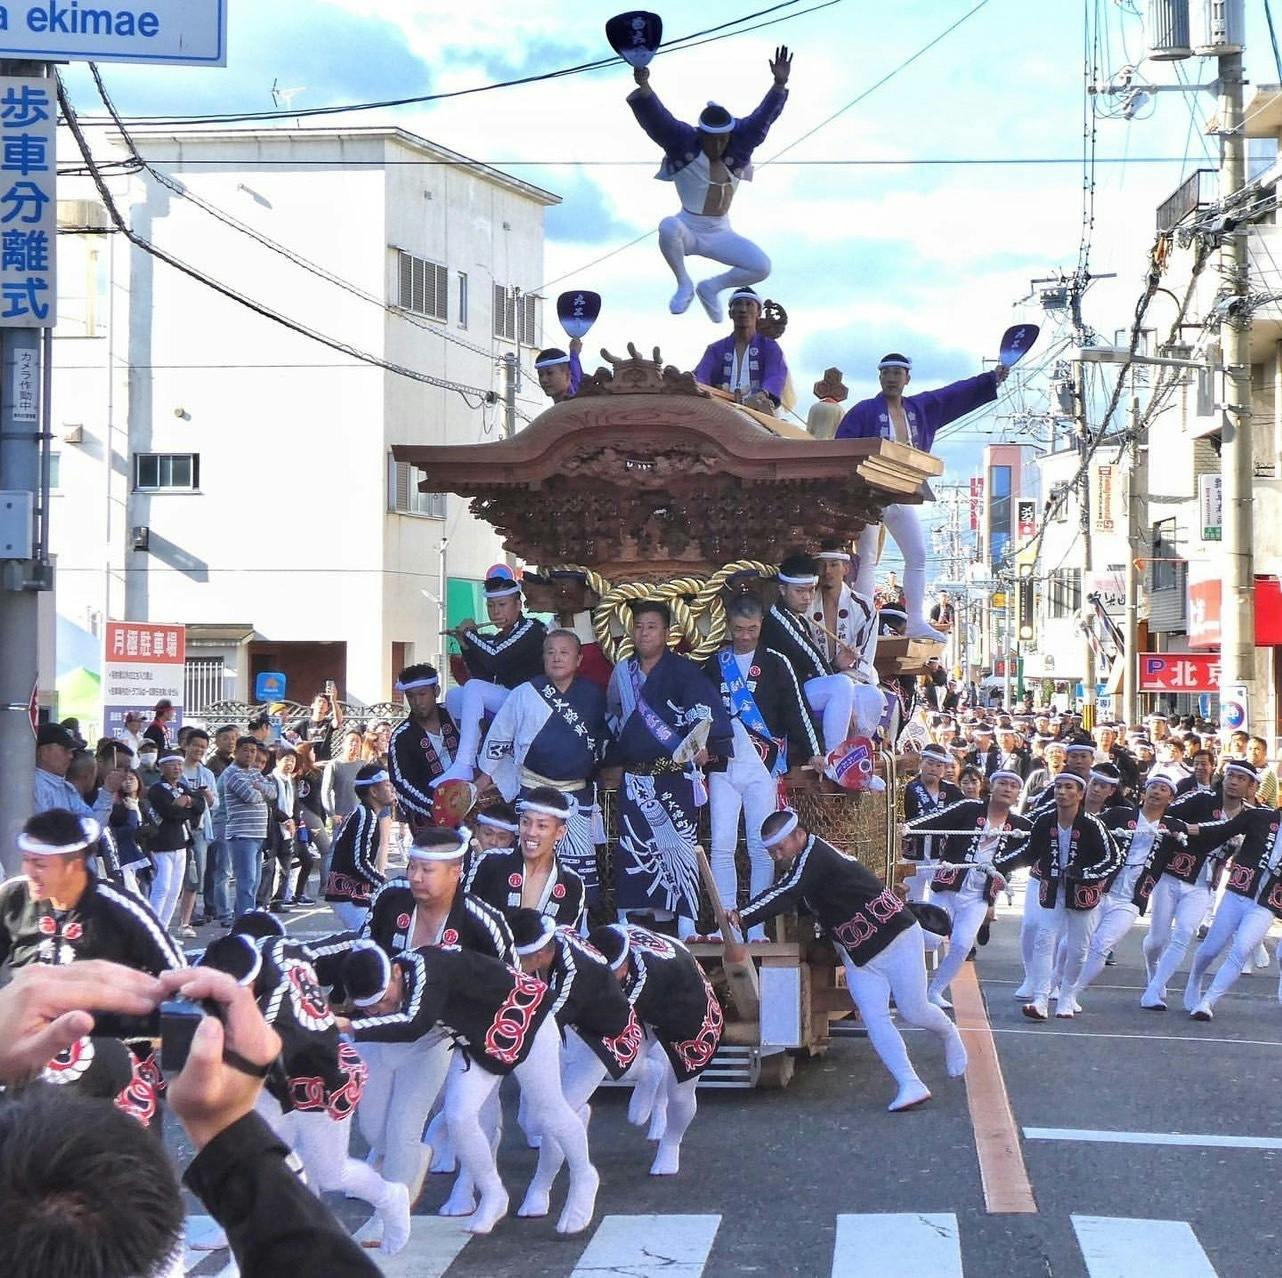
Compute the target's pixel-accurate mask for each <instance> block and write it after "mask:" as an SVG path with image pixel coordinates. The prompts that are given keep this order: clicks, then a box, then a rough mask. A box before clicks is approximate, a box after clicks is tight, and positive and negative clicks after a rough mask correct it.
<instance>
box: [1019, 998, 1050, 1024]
mask: <svg viewBox="0 0 1282 1278" xmlns="http://www.w3.org/2000/svg"><path fill="white" fill-rule="evenodd" d="M1023 1012H1024V1015H1025V1016H1027V1017H1028V1019H1029V1020H1030V1021H1044V1020H1045V1019H1046V1017H1047V1016H1048V1015H1049V1013H1048V1012H1047V1009H1046V1000H1045V999H1044V998H1035V999H1033V1001H1032V1002H1031V1003H1025V1004H1024V1007H1023Z"/></svg>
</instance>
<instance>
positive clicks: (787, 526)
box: [392, 347, 943, 581]
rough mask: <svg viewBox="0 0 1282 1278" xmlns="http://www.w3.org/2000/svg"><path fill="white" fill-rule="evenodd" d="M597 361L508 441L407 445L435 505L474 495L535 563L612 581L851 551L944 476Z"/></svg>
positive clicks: (685, 384)
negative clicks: (438, 496) (801, 548)
mask: <svg viewBox="0 0 1282 1278" xmlns="http://www.w3.org/2000/svg"><path fill="white" fill-rule="evenodd" d="M629 349H630V351H631V352H632V358H630V359H615V358H614V357H613V356H610V355H609V354H608V353H607V352H605V351H603V352H602V354H603V355H604V356H605V357H606V359H608V360H609V361H610V363H611V365H612V368H611V369H599V370H598V371H597V372H596V373H595V374H594V375H592V376H591V377H586V378H585V379H584V382H583V385H582V387H581V388H580V390H579V393H578V395H577V396H576V397H575V398H574V399H572V400H568V401H566V402H565V403H562V404H554V405H553V406H552V407H550V408H549V409H547V410H546V411H545V412H543V413H541V414H540V415H539V416H538V417H537V418H535V420H534V421H533V422H531V423H530V425H529V426H528V427H527V428H526V429H525V430H523V431H521V432H520V433H519V434H517V435H516V436H515V437H514V438H512V439H504V440H499V441H497V442H495V443H488V444H463V445H444V446H423V445H417V444H398V445H396V446H395V447H394V448H393V450H392V452H393V455H394V456H395V458H396V460H397V461H399V462H408V463H410V464H411V465H413V466H417V467H420V468H421V469H422V470H423V471H424V472H425V474H426V481H425V482H424V483H423V485H422V487H423V488H424V490H425V491H428V492H449V493H456V494H457V495H459V496H461V497H466V498H468V499H469V500H470V502H471V509H472V513H473V514H475V515H476V516H477V517H478V518H480V519H483V520H486V521H487V522H488V523H490V524H492V525H493V526H494V527H495V528H496V529H497V530H498V533H499V535H500V536H501V537H502V538H503V542H504V545H505V547H506V548H507V549H508V550H509V551H510V552H511V553H513V554H515V555H519V556H520V557H521V558H522V559H524V560H526V561H527V562H530V563H537V564H555V563H566V562H572V563H579V564H585V565H587V566H588V567H591V568H593V569H595V570H596V571H597V572H600V573H601V574H603V575H604V576H605V577H607V578H609V579H610V580H613V581H658V580H664V579H667V578H671V577H676V576H682V575H707V574H709V573H712V572H714V571H716V570H717V569H718V568H720V567H721V566H722V565H723V564H727V563H731V562H734V561H737V560H742V559H754V560H760V561H763V562H766V563H776V562H778V560H779V559H781V558H782V557H783V556H784V555H785V554H786V553H787V552H788V551H789V550H790V549H792V548H794V547H795V546H797V545H798V544H810V545H813V544H814V543H815V542H817V541H818V539H819V538H821V537H839V538H841V539H843V540H846V541H850V540H853V539H854V538H855V537H856V536H857V535H858V533H859V531H860V530H861V529H862V528H863V527H864V526H865V524H868V523H878V522H880V517H881V510H882V508H883V507H884V506H886V505H890V504H893V503H915V502H919V501H921V500H922V496H923V493H922V489H923V485H924V484H925V483H926V481H927V480H928V479H930V478H933V477H935V476H937V475H939V474H940V473H941V472H942V470H943V463H942V462H941V461H939V460H938V459H937V458H935V457H932V456H930V455H929V454H928V453H923V452H919V451H918V450H917V449H915V448H909V447H907V446H906V445H904V444H898V443H894V442H892V441H890V440H885V439H859V440H846V439H841V440H817V439H811V438H809V437H806V436H803V437H800V438H798V435H800V434H801V433H800V432H799V431H797V430H796V428H795V427H792V426H790V425H789V424H787V423H784V422H778V423H773V421H772V419H771V418H770V417H767V416H764V415H762V414H760V413H755V412H752V411H750V410H748V409H745V408H742V407H740V406H739V405H737V404H734V403H731V402H728V401H726V400H725V399H722V398H721V397H719V396H716V395H713V394H710V393H709V392H708V390H707V389H706V388H704V387H701V386H700V385H699V384H698V383H696V382H695V380H694V378H693V377H692V376H691V374H689V373H682V372H679V371H678V370H677V369H674V368H672V367H670V366H669V367H664V366H663V364H662V362H661V360H660V358H659V352H658V351H657V350H656V351H655V358H654V359H653V360H647V359H642V358H641V357H640V356H639V355H637V353H636V351H635V348H632V347H629Z"/></svg>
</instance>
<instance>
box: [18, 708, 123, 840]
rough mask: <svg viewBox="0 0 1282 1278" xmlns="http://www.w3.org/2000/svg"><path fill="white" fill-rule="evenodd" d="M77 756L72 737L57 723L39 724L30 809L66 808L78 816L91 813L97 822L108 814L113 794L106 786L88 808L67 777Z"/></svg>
mask: <svg viewBox="0 0 1282 1278" xmlns="http://www.w3.org/2000/svg"><path fill="white" fill-rule="evenodd" d="M75 755H76V742H75V738H74V737H73V736H72V735H71V733H70V732H68V731H67V729H66V728H64V727H63V726H62V724H60V723H42V724H41V725H40V728H39V730H38V731H37V733H36V780H35V792H34V798H33V801H32V811H33V812H48V811H49V810H50V809H52V808H65V809H66V810H67V811H68V812H74V813H76V814H77V815H78V816H92V817H95V819H98V820H99V824H101V823H102V822H104V821H106V819H107V817H108V816H109V815H110V814H111V805H112V802H113V799H112V796H111V795H110V794H109V793H108V792H107V791H106V789H105V787H104V789H103V790H101V791H99V794H98V798H97V801H96V803H95V806H94V807H93V808H91V807H90V806H89V805H88V804H87V803H86V802H85V801H84V798H83V796H82V795H81V793H80V791H79V790H77V789H76V787H75V786H74V785H72V784H71V782H70V781H68V780H67V770H68V769H69V768H70V767H71V761H72V759H73V758H75Z"/></svg>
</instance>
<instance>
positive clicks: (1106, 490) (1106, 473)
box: [1093, 465, 1117, 533]
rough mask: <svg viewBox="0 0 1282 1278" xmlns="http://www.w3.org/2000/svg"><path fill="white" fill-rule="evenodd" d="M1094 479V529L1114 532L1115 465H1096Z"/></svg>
mask: <svg viewBox="0 0 1282 1278" xmlns="http://www.w3.org/2000/svg"><path fill="white" fill-rule="evenodd" d="M1094 481H1095V486H1094V490H1093V495H1094V500H1095V519H1094V529H1095V531H1096V532H1098V533H1111V532H1116V531H1117V504H1116V503H1117V483H1116V481H1117V467H1116V466H1110V465H1104V466H1096V467H1095V476H1094Z"/></svg>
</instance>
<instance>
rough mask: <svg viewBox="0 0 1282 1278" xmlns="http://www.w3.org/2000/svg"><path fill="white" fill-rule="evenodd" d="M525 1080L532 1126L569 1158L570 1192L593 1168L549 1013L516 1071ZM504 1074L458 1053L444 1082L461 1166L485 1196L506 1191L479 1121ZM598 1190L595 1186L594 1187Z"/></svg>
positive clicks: (523, 1089)
mask: <svg viewBox="0 0 1282 1278" xmlns="http://www.w3.org/2000/svg"><path fill="white" fill-rule="evenodd" d="M512 1072H513V1073H514V1074H515V1075H516V1078H517V1081H518V1082H519V1083H520V1084H521V1094H522V1095H523V1096H524V1097H525V1101H526V1106H527V1108H528V1110H529V1115H530V1122H531V1124H532V1126H533V1129H534V1130H535V1131H537V1132H538V1133H539V1135H540V1137H541V1144H547V1143H549V1142H553V1143H555V1144H556V1145H558V1146H559V1147H560V1149H561V1152H562V1153H563V1154H564V1155H565V1159H566V1161H567V1162H568V1163H569V1164H570V1193H571V1195H573V1194H574V1190H575V1184H576V1182H578V1183H580V1184H582V1183H583V1181H584V1179H585V1178H586V1177H589V1176H590V1175H591V1172H592V1163H591V1162H590V1160H589V1158H588V1134H587V1131H586V1130H585V1129H584V1126H583V1123H582V1121H581V1120H580V1118H579V1116H578V1115H577V1114H576V1113H575V1112H574V1110H573V1109H571V1108H570V1106H569V1105H568V1104H566V1100H565V1096H564V1095H563V1094H562V1091H561V1067H560V1042H559V1035H558V1033H557V1028H556V1022H555V1021H554V1020H553V1019H552V1017H548V1018H547V1019H546V1020H545V1021H544V1022H543V1024H542V1025H540V1026H539V1029H538V1033H537V1034H535V1036H534V1042H533V1043H532V1044H531V1046H530V1051H529V1055H527V1056H526V1058H525V1060H524V1061H522V1062H521V1064H520V1065H518V1066H517V1067H516V1068H515V1069H514V1070H513V1071H512ZM502 1081H503V1080H502V1077H501V1076H500V1075H498V1074H491V1073H489V1072H488V1071H487V1070H483V1069H481V1068H480V1066H478V1065H476V1064H474V1063H470V1062H468V1061H467V1060H466V1058H465V1056H464V1054H463V1053H462V1052H458V1053H456V1054H455V1059H454V1061H453V1062H452V1063H451V1065H450V1073H449V1079H448V1081H447V1082H446V1085H445V1117H446V1121H447V1122H448V1124H449V1128H450V1139H451V1140H452V1141H453V1142H454V1148H455V1150H456V1152H457V1153H458V1160H459V1166H460V1168H461V1169H462V1170H463V1171H464V1172H466V1173H467V1174H468V1175H469V1176H470V1177H471V1180H472V1183H473V1184H475V1185H476V1187H477V1189H479V1190H480V1193H481V1199H482V1201H483V1202H484V1200H485V1199H487V1198H488V1199H490V1200H493V1199H494V1198H495V1197H497V1196H499V1195H501V1194H502V1192H503V1182H502V1181H501V1180H500V1179H499V1172H498V1167H497V1166H496V1165H495V1162H494V1153H493V1151H492V1150H491V1148H490V1142H489V1140H488V1138H487V1137H486V1134H485V1132H484V1130H483V1129H482V1126H481V1111H482V1109H483V1108H484V1107H485V1105H486V1103H487V1102H488V1101H489V1100H490V1098H491V1096H492V1095H493V1094H494V1093H495V1092H496V1091H497V1090H498V1086H499V1084H500V1083H501V1082H502ZM594 1192H595V1191H594Z"/></svg>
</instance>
